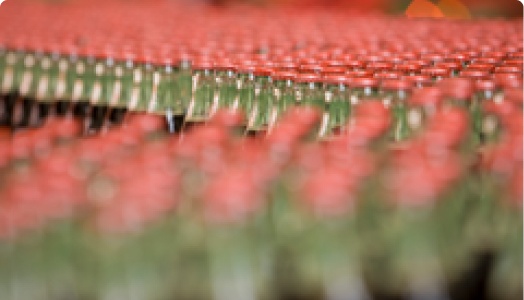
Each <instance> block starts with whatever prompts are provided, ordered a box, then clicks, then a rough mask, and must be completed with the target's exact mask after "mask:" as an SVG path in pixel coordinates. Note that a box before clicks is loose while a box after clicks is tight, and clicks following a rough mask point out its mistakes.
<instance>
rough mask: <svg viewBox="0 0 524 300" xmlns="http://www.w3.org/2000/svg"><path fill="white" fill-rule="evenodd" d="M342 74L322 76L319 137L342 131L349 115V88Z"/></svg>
mask: <svg viewBox="0 0 524 300" xmlns="http://www.w3.org/2000/svg"><path fill="white" fill-rule="evenodd" d="M347 79H348V78H347V77H346V76H344V75H329V76H324V79H323V80H324V84H325V88H324V103H325V108H324V113H323V116H322V124H321V125H320V132H319V135H320V136H321V137H324V136H327V135H329V134H336V133H338V132H341V131H343V126H344V125H346V123H347V122H348V120H349V116H350V115H351V103H350V101H349V88H348V85H347V84H348V82H347Z"/></svg>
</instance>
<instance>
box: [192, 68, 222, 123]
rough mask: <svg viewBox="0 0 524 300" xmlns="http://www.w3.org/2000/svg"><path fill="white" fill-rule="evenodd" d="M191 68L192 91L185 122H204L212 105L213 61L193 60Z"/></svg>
mask: <svg viewBox="0 0 524 300" xmlns="http://www.w3.org/2000/svg"><path fill="white" fill-rule="evenodd" d="M192 70H193V75H192V93H191V100H190V101H189V105H188V108H187V115H186V123H188V122H189V123H198V122H204V121H206V120H207V119H208V118H209V116H210V113H211V109H212V105H213V87H214V78H215V75H214V71H213V63H212V62H211V61H208V60H200V61H194V62H193V64H192Z"/></svg>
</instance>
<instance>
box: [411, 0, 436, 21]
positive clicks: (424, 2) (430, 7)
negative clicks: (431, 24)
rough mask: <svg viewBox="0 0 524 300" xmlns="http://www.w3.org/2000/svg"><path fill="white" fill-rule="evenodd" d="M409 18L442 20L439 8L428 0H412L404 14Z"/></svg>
mask: <svg viewBox="0 0 524 300" xmlns="http://www.w3.org/2000/svg"><path fill="white" fill-rule="evenodd" d="M405 14H406V16H407V17H409V18H442V17H444V14H443V13H442V11H441V10H440V8H439V7H438V6H437V5H435V4H433V3H431V2H430V1H428V0H414V1H413V2H411V4H410V5H409V6H408V8H407V9H406V12H405Z"/></svg>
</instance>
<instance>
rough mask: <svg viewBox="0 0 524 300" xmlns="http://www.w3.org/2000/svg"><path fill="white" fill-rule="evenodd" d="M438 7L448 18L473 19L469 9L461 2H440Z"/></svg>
mask: <svg viewBox="0 0 524 300" xmlns="http://www.w3.org/2000/svg"><path fill="white" fill-rule="evenodd" d="M437 5H438V7H439V8H440V10H441V11H442V12H443V13H444V15H445V16H446V18H452V19H471V14H470V12H469V9H468V7H467V6H466V5H464V4H463V3H462V2H460V0H440V1H439V2H438V4H437Z"/></svg>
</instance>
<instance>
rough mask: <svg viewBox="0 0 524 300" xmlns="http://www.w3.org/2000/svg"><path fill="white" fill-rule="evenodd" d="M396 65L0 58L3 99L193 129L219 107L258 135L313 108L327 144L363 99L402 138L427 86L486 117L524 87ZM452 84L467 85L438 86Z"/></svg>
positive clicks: (510, 79)
mask: <svg viewBox="0 0 524 300" xmlns="http://www.w3.org/2000/svg"><path fill="white" fill-rule="evenodd" d="M428 64H431V63H430V62H428ZM465 64H466V65H464V66H463V68H464V70H465V71H470V73H472V71H478V72H480V71H479V69H477V68H474V67H471V68H469V65H472V64H470V63H469V62H465ZM395 66H397V67H398V66H402V65H391V66H388V67H387V68H379V66H378V64H377V63H375V64H372V63H369V64H368V65H367V66H366V65H365V64H364V63H362V64H360V65H355V66H353V67H350V66H348V65H347V64H345V63H344V62H340V61H329V60H328V61H324V62H322V63H315V64H313V63H308V64H306V63H304V64H297V63H292V62H287V63H280V64H275V63H270V62H268V61H258V62H257V61H251V60H245V61H241V62H236V63H233V62H232V61H231V60H227V59H217V60H213V61H212V60H209V59H199V60H193V61H192V62H190V61H189V60H178V61H173V60H171V59H164V60H162V61H159V62H153V61H152V60H151V59H143V60H138V61H137V60H134V59H133V56H132V55H129V59H127V60H124V61H116V60H114V59H112V58H110V57H109V58H105V59H102V58H98V59H96V58H95V57H94V56H89V57H77V56H74V55H73V56H60V55H57V54H54V55H44V54H41V53H24V52H13V51H4V52H2V53H1V55H0V83H2V85H1V86H2V93H3V94H4V95H7V94H10V93H14V94H17V95H19V96H20V97H22V98H24V99H32V100H36V101H37V102H39V103H60V104H61V105H62V106H64V107H65V108H67V107H69V106H71V105H72V104H73V103H74V104H75V105H76V106H79V105H77V104H78V103H80V104H81V105H80V106H83V107H84V109H86V108H85V107H90V106H101V107H111V108H114V109H113V110H115V111H121V110H125V109H129V110H132V111H148V112H154V113H160V114H167V115H169V116H176V117H178V118H180V117H182V116H183V118H184V120H185V122H187V123H194V122H205V121H206V120H208V119H209V117H210V116H212V115H213V114H214V113H215V112H216V111H217V110H218V109H220V108H227V109H238V110H240V111H243V112H245V113H246V114H247V116H248V117H247V121H246V123H247V124H246V127H247V129H248V131H251V132H253V131H254V132H258V131H268V130H271V128H272V127H273V126H274V124H275V122H276V121H277V120H278V119H279V117H280V116H281V115H282V114H283V112H285V111H286V110H287V109H288V108H289V107H292V106H312V107H316V108H318V109H320V110H322V111H324V114H323V123H322V126H321V128H320V130H319V132H318V136H319V137H321V138H322V137H326V136H329V135H330V134H332V133H336V132H340V131H343V130H344V128H343V126H344V125H345V124H346V122H347V120H348V118H349V116H350V115H351V110H352V106H354V105H355V104H356V103H358V102H359V101H367V100H373V101H382V102H383V103H384V104H385V105H387V106H391V107H392V108H393V109H394V110H395V111H396V112H397V113H396V117H397V123H398V125H397V127H398V128H397V130H396V133H394V134H393V136H392V139H393V140H395V141H398V140H402V139H404V138H405V137H406V136H407V135H408V134H409V132H410V131H413V130H417V127H418V126H419V125H420V122H419V121H418V120H419V119H420V116H419V113H417V112H413V113H410V112H409V109H408V106H409V103H410V101H411V100H410V99H411V98H413V97H412V96H411V95H412V94H413V93H414V94H417V90H418V89H420V88H422V87H427V86H438V87H441V90H442V91H443V93H442V98H445V99H447V100H450V101H455V102H457V101H458V102H460V103H463V105H466V106H468V107H470V108H471V109H473V110H477V111H478V109H477V108H475V107H478V106H479V105H480V103H481V102H482V101H484V100H494V101H500V100H501V99H503V97H504V90H507V89H508V87H509V88H518V87H520V86H521V85H522V79H521V77H520V76H519V75H518V74H517V73H512V72H510V73H502V72H501V73H495V74H497V75H500V76H495V75H494V74H492V73H491V72H492V71H493V67H494V66H492V68H491V71H489V68H488V69H487V70H488V71H486V70H484V73H482V72H480V73H481V75H482V76H478V78H475V76H472V75H471V74H470V75H471V76H472V77H473V78H471V76H470V78H468V76H467V72H462V73H459V72H452V71H451V70H450V69H446V68H444V67H435V66H431V65H429V66H427V67H426V69H420V66H419V68H413V69H410V68H407V69H406V70H404V71H403V74H400V75H399V73H398V70H396V71H397V73H395V72H389V71H391V68H394V67H395ZM403 66H406V64H404V65H403ZM479 66H480V65H477V67H479ZM399 68H400V67H399ZM424 70H426V71H432V72H422V71H424ZM473 75H474V74H473ZM477 75H478V74H477ZM447 77H452V78H453V77H461V78H466V79H456V80H454V81H456V82H453V80H449V79H445V80H444V81H442V82H440V81H441V79H444V78H447ZM460 82H462V83H460ZM415 98H416V97H415ZM65 108H64V109H65ZM62 110H63V109H62ZM408 115H412V116H413V117H411V118H410V117H408ZM476 122H477V125H476V129H477V131H478V134H482V132H481V130H482V128H481V125H480V121H479V120H477V121H476Z"/></svg>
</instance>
